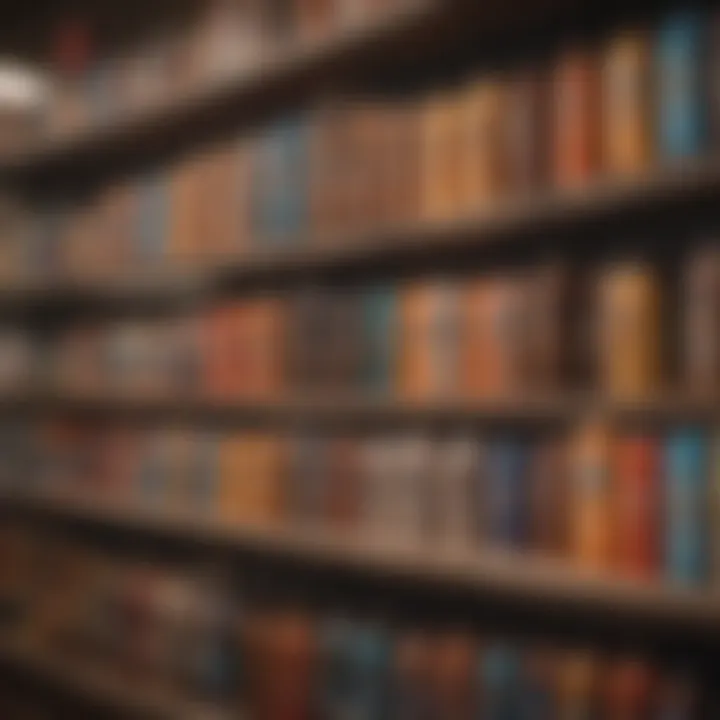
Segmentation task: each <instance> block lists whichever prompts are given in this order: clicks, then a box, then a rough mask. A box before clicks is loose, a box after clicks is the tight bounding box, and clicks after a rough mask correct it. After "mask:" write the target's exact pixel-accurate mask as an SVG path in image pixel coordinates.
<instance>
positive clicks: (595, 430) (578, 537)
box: [570, 423, 612, 570]
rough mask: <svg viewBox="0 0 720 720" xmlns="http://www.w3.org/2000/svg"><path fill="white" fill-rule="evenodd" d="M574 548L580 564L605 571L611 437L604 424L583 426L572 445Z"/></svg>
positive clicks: (607, 552)
mask: <svg viewBox="0 0 720 720" xmlns="http://www.w3.org/2000/svg"><path fill="white" fill-rule="evenodd" d="M571 452H572V460H571V470H570V472H571V480H570V482H571V486H572V490H571V494H570V497H571V502H570V514H571V528H570V533H571V547H572V553H573V555H574V557H575V559H576V561H577V562H578V563H580V564H581V565H582V566H583V567H584V568H587V569H592V570H606V569H607V568H608V566H609V562H610V551H611V536H610V533H611V525H610V523H611V515H610V512H611V505H610V501H611V492H612V491H611V458H610V452H611V439H610V437H609V434H608V431H607V429H606V428H605V427H603V426H602V425H601V424H598V423H590V424H588V425H586V426H585V427H582V428H581V429H580V430H579V431H578V433H577V436H576V438H575V439H574V441H573V445H572V449H571Z"/></svg>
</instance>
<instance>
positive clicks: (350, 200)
mask: <svg viewBox="0 0 720 720" xmlns="http://www.w3.org/2000/svg"><path fill="white" fill-rule="evenodd" d="M708 25H709V19H708V18H706V17H704V16H702V15H700V14H697V15H692V14H683V15H673V16H671V17H669V18H668V19H667V20H666V21H664V22H663V23H662V26H661V28H660V29H658V30H657V31H656V32H655V31H653V32H650V31H632V32H630V31H627V32H623V33H621V34H620V36H619V37H618V38H615V39H614V40H613V41H612V42H611V43H610V44H609V47H608V49H607V50H606V51H604V52H602V53H599V52H597V51H596V50H595V49H594V48H591V47H579V48H572V49H571V50H568V51H567V52H563V53H561V54H560V56H559V58H558V59H557V61H556V62H555V63H554V64H553V66H552V68H551V69H548V70H541V69H540V68H525V69H522V70H520V71H517V72H514V73H510V72H508V73H505V74H503V73H500V74H495V75H491V76H487V75H486V74H483V75H481V76H480V77H479V78H477V79H474V80H472V81H470V82H468V83H467V84H466V85H463V86H461V87H459V88H448V89H445V90H444V91H443V92H441V93H438V94H436V95H431V96H430V97H426V98H421V99H417V98H414V99H411V98H403V99H400V100H394V101H392V100H387V99H384V100H378V99H372V98H369V99H362V100H355V101H349V102H347V103H340V104H339V105H335V106H332V107H325V108H321V109H317V110H315V111H313V112H311V113H309V114H308V115H306V116H304V117H296V118H287V119H285V120H282V121H279V122H276V123H275V124H274V125H272V126H271V127H269V128H266V129H264V130H261V131H260V132H259V133H257V134H255V135H251V136H246V137H243V138H242V140H241V141H239V142H232V143H231V144H230V145H228V146H225V147H215V148H211V149H207V150H206V151H205V152H201V153H196V154H195V155H193V156H191V157H187V158H185V159H184V160H182V161H179V162H177V163H176V164H175V165H174V166H172V167H166V168H163V169H159V170H155V171H153V172H152V173H151V174H149V175H147V176H145V177H142V178H139V179H136V180H134V181H132V180H130V181H127V182H125V183H124V184H122V185H120V186H113V187H110V188H105V189H102V190H99V191H98V194H97V195H96V196H94V197H90V198H86V199H85V200H83V201H77V200H75V201H73V202H72V203H68V204H67V205H66V206H63V205H62V204H61V205H59V206H58V207H54V208H45V212H43V213H41V214H42V217H38V211H37V209H34V210H32V211H30V212H28V211H27V210H24V209H18V208H8V209H6V210H5V211H4V213H3V214H4V215H5V217H4V218H3V219H2V220H1V221H0V222H3V223H4V224H5V227H4V228H3V232H2V235H3V238H4V240H3V246H4V248H5V251H4V253H3V256H4V261H5V263H4V264H7V265H9V266H10V267H12V268H13V271H14V273H15V274H17V273H20V274H23V273H28V274H39V275H42V274H43V273H45V272H54V273H56V274H58V275H61V276H65V275H68V274H69V275H70V276H78V275H79V276H81V277H84V276H87V275H100V276H102V275H108V274H113V273H118V272H121V271H127V272H131V271H132V270H133V269H134V267H135V266H136V264H137V263H142V264H143V266H145V265H146V264H158V263H162V262H172V261H180V262H181V261H182V260H186V261H188V262H197V261H199V260H202V259H203V258H210V259H213V258H214V259H217V258H218V257H227V256H233V255H238V254H243V253H246V252H247V251H250V250H253V249H256V250H260V251H262V250H267V249H269V248H273V247H275V248H277V247H287V246H288V245H297V244H299V243H300V244H302V243H303V242H309V238H312V241H313V242H317V243H320V244H328V243H338V242H347V241H354V242H360V238H359V237H357V235H358V234H362V233H365V232H370V231H373V230H378V229H382V228H384V227H387V226H393V225H398V224H401V225H402V224H407V223H412V222H415V221H435V220H446V219H452V218H455V217H462V216H464V215H467V214H469V213H470V214H472V213H475V212H477V211H478V210H482V209H483V208H488V207H491V206H492V205H493V204H494V203H496V201H497V200H498V198H501V197H506V196H509V195H513V194H518V193H522V192H526V191H528V190H533V189H535V190H537V189H539V188H543V187H549V186H559V187H563V188H564V187H567V186H572V187H575V186H578V185H583V184H585V183H587V182H588V181H590V180H591V179H592V178H594V177H596V176H597V175H599V174H608V173H609V174H617V173H626V172H631V171H642V170H649V169H652V168H657V167H659V166H660V165H661V164H662V163H663V162H665V161H668V160H673V159H676V158H679V157H691V156H703V155H705V154H706V153H707V152H708V150H709V145H710V135H711V131H712V133H714V134H716V135H719V136H720V115H718V116H717V117H715V115H717V108H718V104H717V103H716V102H714V98H715V92H714V86H715V82H716V75H717V69H718V68H720V53H718V52H717V49H716V46H717V43H712V42H710V33H709V27H708ZM713 27H714V26H713ZM708 63H709V64H710V67H709V68H708V66H707V64H708ZM716 66H717V67H716ZM173 72H175V69H174V68H173ZM706 77H707V78H709V79H707V80H706V79H705V78H706ZM651 96H652V97H651ZM353 238H354V239H353ZM181 264H182V262H181Z"/></svg>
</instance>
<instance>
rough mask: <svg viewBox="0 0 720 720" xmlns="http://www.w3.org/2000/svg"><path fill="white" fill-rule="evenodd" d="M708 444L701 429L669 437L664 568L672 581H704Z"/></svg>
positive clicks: (666, 464)
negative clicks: (698, 431)
mask: <svg viewBox="0 0 720 720" xmlns="http://www.w3.org/2000/svg"><path fill="white" fill-rule="evenodd" d="M708 471H709V461H708V446H707V442H706V440H705V438H703V436H702V435H701V434H699V433H694V432H682V433H679V434H677V435H675V436H674V437H671V438H669V440H668V442H667V448H666V460H665V570H666V573H667V576H668V578H669V579H670V580H672V581H673V582H677V583H681V584H684V585H699V584H702V583H703V582H704V581H705V580H706V577H707V569H708V562H707V554H708V514H709V511H708Z"/></svg>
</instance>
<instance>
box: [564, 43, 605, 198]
mask: <svg viewBox="0 0 720 720" xmlns="http://www.w3.org/2000/svg"><path fill="white" fill-rule="evenodd" d="M553 99H554V122H553V135H552V144H553V152H554V173H553V177H554V184H555V185H556V186H557V187H560V188H570V189H572V188H577V187H580V186H582V185H585V184H586V183H587V182H588V181H589V180H590V179H591V178H592V176H593V175H594V174H595V173H597V171H598V167H599V159H600V136H599V132H600V117H599V107H600V80H599V68H598V62H597V58H596V57H595V55H594V54H593V52H592V51H591V50H590V49H589V48H572V49H570V50H568V51H566V52H565V53H564V54H563V55H562V56H561V57H560V58H558V60H557V65H556V67H555V77H554V79H553Z"/></svg>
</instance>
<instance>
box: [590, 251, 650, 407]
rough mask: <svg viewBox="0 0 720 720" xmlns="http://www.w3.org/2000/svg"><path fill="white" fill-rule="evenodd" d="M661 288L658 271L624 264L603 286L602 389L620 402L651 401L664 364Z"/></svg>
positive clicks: (604, 275)
mask: <svg viewBox="0 0 720 720" xmlns="http://www.w3.org/2000/svg"><path fill="white" fill-rule="evenodd" d="M659 285H660V283H659V278H658V275H657V273H656V272H655V270H654V269H653V268H652V267H649V266H647V265H642V264H632V263H627V264H621V265H616V266H612V267H609V268H607V269H606V270H605V271H604V272H603V273H602V275H601V277H600V279H599V282H598V320H597V322H598V341H597V351H598V353H599V357H598V360H599V371H600V387H601V389H602V391H603V392H604V393H606V394H607V395H608V396H610V397H613V398H616V399H620V400H622V399H633V398H634V399H637V398H638V397H645V396H650V395H651V394H652V393H653V392H654V391H656V390H657V389H658V384H659V381H660V369H661V367H662V361H661V357H660V356H661V347H662V346H661V336H660V333H661V330H660V328H661V325H660V286H659Z"/></svg>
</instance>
